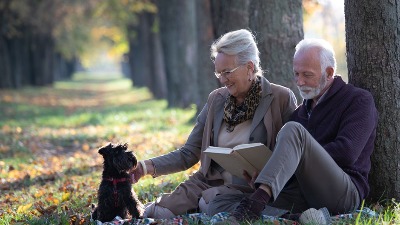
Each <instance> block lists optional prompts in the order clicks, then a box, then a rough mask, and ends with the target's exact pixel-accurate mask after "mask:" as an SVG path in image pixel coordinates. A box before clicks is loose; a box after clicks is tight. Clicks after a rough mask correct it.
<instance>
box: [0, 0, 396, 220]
mask: <svg viewBox="0 0 400 225" xmlns="http://www.w3.org/2000/svg"><path fill="white" fill-rule="evenodd" d="M383 2H384V1H382V2H380V3H376V5H378V4H382V5H385V4H384V3H383ZM396 2H397V1H396ZM344 4H345V2H344V1H342V0H340V1H335V0H319V1H317V0H303V1H290V2H287V1H282V2H279V1H248V0H247V1H246V0H233V1H208V0H204V1H182V0H174V1H145V0H142V1H139V0H121V1H117V0H106V1H98V0H88V1H78V0H75V1H68V2H66V1H61V0H41V1H23V0H4V1H1V2H0V19H1V20H0V21H1V23H0V25H1V29H0V32H1V33H0V77H1V79H0V193H1V194H0V224H87V223H89V220H88V216H89V212H90V206H91V204H92V203H96V196H97V194H96V191H97V188H98V185H99V182H100V173H101V170H102V169H101V168H102V165H101V164H102V158H101V156H100V155H99V154H98V153H97V149H98V148H99V147H100V146H102V145H104V144H106V143H107V142H114V143H117V142H120V143H125V142H126V143H128V144H129V147H130V148H131V149H133V150H134V151H135V153H136V154H137V156H138V158H139V159H146V158H148V157H153V156H157V155H160V154H163V153H167V152H169V151H172V150H174V149H176V148H178V147H180V146H181V145H182V144H183V143H184V142H185V140H186V138H187V136H188V135H189V133H190V130H191V128H192V127H193V125H194V118H195V116H196V115H197V113H198V111H197V110H199V109H201V108H202V106H203V104H204V102H205V101H206V98H207V96H208V93H209V92H210V91H211V90H213V89H214V88H217V87H219V83H218V81H217V80H216V78H215V77H214V75H213V72H214V67H213V64H212V61H211V60H210V55H209V48H210V45H211V43H212V42H213V41H214V40H215V39H217V38H218V37H219V36H220V35H222V34H223V33H225V32H228V31H230V30H234V29H240V28H247V29H250V30H252V32H253V33H254V35H255V37H256V39H257V40H258V45H259V48H260V51H261V61H262V67H263V69H265V70H266V72H265V74H264V76H265V77H267V78H268V79H269V80H270V81H272V82H275V83H279V84H282V85H285V86H288V87H290V88H291V89H292V90H293V91H295V92H297V89H296V87H295V86H294V84H293V81H292V69H291V60H292V55H293V52H294V46H295V44H296V43H297V42H298V41H299V40H301V39H302V38H303V37H306V38H307V37H315V38H324V39H326V40H328V41H329V42H331V43H332V45H333V46H334V49H335V51H336V56H337V59H338V73H339V74H341V75H342V76H343V77H344V79H345V80H346V81H348V80H349V77H348V71H349V69H348V67H347V63H346V62H347V61H346V58H347V55H346V43H345V41H346V32H345V14H344V11H345V9H344ZM360 4H361V3H360ZM371 4H372V3H371ZM348 5H351V4H348ZM366 5H368V4H365V6H364V7H363V8H368V7H367V6H366ZM376 5H375V10H376V11H379V10H381V8H380V7H376ZM368 6H369V7H372V8H373V7H374V5H372V6H371V5H368ZM352 7H355V6H352ZM348 8H349V7H348ZM382 8H383V9H386V8H384V7H382ZM377 14H379V13H378V12H377ZM357 16H359V18H362V16H361V14H360V15H357ZM398 17H399V16H398V15H397V18H398ZM368 19H369V20H370V21H374V20H373V18H372V17H368ZM371 19H372V20H371ZM397 25H398V24H397ZM388 36H390V35H389V33H388ZM396 40H397V41H396V44H397V45H398V39H396ZM397 51H399V50H397ZM375 60H376V59H375ZM397 60H398V58H397ZM382 61H383V58H382ZM397 74H398V73H397ZM373 75H374V74H373ZM395 75H396V74H395ZM354 77H356V76H354ZM353 81H357V79H354V80H353ZM396 82H397V81H395V82H393V83H394V84H396V85H398V83H396ZM359 85H360V86H363V85H364V88H366V89H368V90H370V91H372V92H373V94H374V91H376V90H374V89H373V88H372V87H368V86H367V85H365V84H363V83H362V82H361V83H359ZM386 87H387V88H388V90H389V93H390V91H392V90H393V89H390V88H389V86H386ZM394 90H395V91H394V92H393V91H392V92H393V93H392V94H389V95H387V93H386V97H389V100H392V105H394V106H395V110H396V111H395V113H393V114H392V117H391V120H393V121H396V119H395V118H396V117H395V116H396V115H399V108H400V107H399V106H398V105H396V104H393V101H394V102H396V101H398V100H396V99H398V98H396V97H397V96H399V88H398V86H396V89H394ZM383 94H385V93H383ZM374 97H377V96H376V95H375V96H374ZM298 98H299V100H300V97H298ZM380 108H385V107H384V105H381V106H380V107H378V110H379V109H380ZM387 113H388V114H390V113H391V112H390V110H388V112H387ZM395 128H396V127H395ZM390 131H391V133H392V136H390V135H386V133H385V136H384V137H382V139H385V140H386V142H387V140H389V142H391V143H393V145H394V146H398V143H399V139H400V138H399V134H398V132H396V131H397V130H396V129H394V130H390ZM379 145H382V142H379V144H378V146H379ZM385 145H387V143H386V144H385ZM389 148H391V149H393V146H389ZM380 149H383V150H381V151H384V152H387V149H385V148H380ZM378 150H379V149H378ZM396 151H398V148H397V149H394V150H393V151H392V152H390V151H389V152H387V153H386V155H388V156H389V157H388V158H389V159H387V158H383V159H382V158H380V159H378V161H377V163H380V164H383V165H388V166H387V167H385V168H384V169H386V170H388V169H387V168H390V166H392V168H393V165H394V171H393V173H389V172H388V173H387V174H386V175H385V174H380V173H379V170H377V171H378V172H376V173H377V174H378V176H376V175H375V177H379V176H381V179H382V183H381V184H382V185H381V186H377V187H376V188H375V190H379V189H381V187H383V188H384V189H385V188H387V189H388V191H386V192H385V191H384V190H382V191H381V192H379V195H380V197H378V198H375V199H374V200H370V201H369V202H368V206H369V207H370V208H372V209H374V210H376V211H378V212H382V214H381V215H382V217H384V218H378V219H376V220H373V221H372V222H368V219H367V220H366V221H367V222H364V223H365V224H374V223H376V224H381V223H382V221H387V222H388V223H394V224H395V223H396V221H397V222H398V221H399V205H398V203H397V200H398V199H397V200H396V198H398V196H399V194H398V193H399V192H398V191H399V180H400V178H398V174H399V173H397V170H398V169H399V166H398V164H397V163H398V158H397V156H396V154H393V152H395V153H396ZM397 155H398V154H397ZM196 169H197V166H196V167H194V168H192V169H191V170H189V171H186V172H182V173H178V174H175V175H170V176H165V177H160V178H157V179H152V178H146V179H143V180H141V181H140V182H139V183H138V184H136V185H134V189H135V191H136V192H137V194H138V195H139V197H140V199H141V200H142V201H143V202H147V201H152V200H154V199H155V198H156V197H157V196H159V194H160V193H162V192H169V191H171V190H173V189H174V187H175V186H176V185H177V184H178V183H179V182H180V181H182V180H184V179H186V178H187V176H189V175H190V174H191V173H192V172H193V171H194V170H196ZM393 174H397V175H394V176H392V175H393ZM387 177H391V178H392V179H389V178H387ZM376 180H379V179H376V178H375V179H374V182H376ZM391 186H394V188H392V187H391ZM391 188H392V189H394V191H393V190H392V189H391ZM375 192H376V191H375ZM396 193H397V194H396ZM392 198H393V199H394V200H392ZM352 222H354V221H351V223H352ZM355 223H357V222H355Z"/></svg>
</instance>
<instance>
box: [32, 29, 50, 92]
mask: <svg viewBox="0 0 400 225" xmlns="http://www.w3.org/2000/svg"><path fill="white" fill-rule="evenodd" d="M30 52H31V60H32V67H33V70H32V72H33V82H32V83H31V84H32V85H35V86H44V85H48V84H52V83H53V81H54V78H53V57H54V41H53V39H52V38H51V37H50V36H49V35H35V36H34V38H33V40H32V46H31V49H30Z"/></svg>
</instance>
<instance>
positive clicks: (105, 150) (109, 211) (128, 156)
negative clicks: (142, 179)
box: [92, 143, 143, 222]
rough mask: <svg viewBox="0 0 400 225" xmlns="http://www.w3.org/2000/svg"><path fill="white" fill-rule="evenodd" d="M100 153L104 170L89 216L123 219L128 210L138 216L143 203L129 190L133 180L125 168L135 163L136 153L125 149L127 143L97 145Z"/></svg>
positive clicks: (131, 166)
mask: <svg viewBox="0 0 400 225" xmlns="http://www.w3.org/2000/svg"><path fill="white" fill-rule="evenodd" d="M98 152H99V154H100V155H102V156H103V158H104V163H103V174H102V181H101V183H100V187H99V190H98V192H97V198H98V206H97V208H95V209H94V211H93V213H92V219H94V220H99V221H101V222H108V221H111V220H113V219H114V218H115V217H116V216H120V217H121V218H123V219H126V218H127V216H128V212H129V214H130V215H131V217H132V218H139V217H140V216H141V212H142V209H143V205H142V203H140V201H139V200H138V199H137V196H136V194H135V193H134V192H132V180H131V177H130V175H129V174H128V171H129V170H130V169H132V168H134V167H136V166H137V159H136V156H135V155H134V154H133V152H132V151H128V145H127V144H123V145H122V144H117V145H113V144H111V143H109V144H108V145H105V146H103V147H101V148H100V149H99V151H98Z"/></svg>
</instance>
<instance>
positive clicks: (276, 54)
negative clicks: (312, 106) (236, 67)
mask: <svg viewBox="0 0 400 225" xmlns="http://www.w3.org/2000/svg"><path fill="white" fill-rule="evenodd" d="M250 29H251V30H252V31H253V33H254V34H255V36H256V39H257V41H258V48H259V50H260V58H261V67H262V68H263V69H264V71H265V73H264V76H265V77H266V78H267V79H268V80H269V81H271V82H274V83H276V84H280V85H283V86H286V87H288V88H290V89H292V90H293V91H294V92H295V93H296V96H297V97H298V99H299V100H301V97H300V95H299V92H298V89H297V87H296V84H295V83H294V81H293V66H292V61H293V54H294V51H295V47H296V44H297V43H298V42H299V41H300V40H302V39H303V37H304V33H303V13H302V1H301V0H293V1H274V0H254V1H251V3H250Z"/></svg>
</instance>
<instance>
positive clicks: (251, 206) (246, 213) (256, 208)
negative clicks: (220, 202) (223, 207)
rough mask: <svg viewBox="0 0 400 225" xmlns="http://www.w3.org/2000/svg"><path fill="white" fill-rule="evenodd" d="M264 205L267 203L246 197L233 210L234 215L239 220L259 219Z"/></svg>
mask: <svg viewBox="0 0 400 225" xmlns="http://www.w3.org/2000/svg"><path fill="white" fill-rule="evenodd" d="M264 207H265V204H263V203H262V202H258V201H256V200H251V199H249V198H248V197H244V198H243V199H242V200H241V201H240V203H239V205H238V206H237V207H236V209H235V210H234V211H233V213H232V216H233V217H235V219H236V220H238V221H249V220H258V219H260V217H261V212H262V211H263V209H264Z"/></svg>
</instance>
